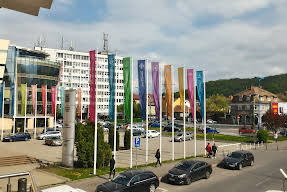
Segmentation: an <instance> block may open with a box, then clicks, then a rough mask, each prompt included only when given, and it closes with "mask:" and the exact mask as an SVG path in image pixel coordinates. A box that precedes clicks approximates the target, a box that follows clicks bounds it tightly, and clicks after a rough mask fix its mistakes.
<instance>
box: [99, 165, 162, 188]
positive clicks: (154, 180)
mask: <svg viewBox="0 0 287 192" xmlns="http://www.w3.org/2000/svg"><path fill="white" fill-rule="evenodd" d="M158 186H159V179H158V177H157V176H156V175H155V174H154V173H153V172H151V171H146V170H143V169H135V170H128V171H124V172H122V173H120V174H119V175H117V176H116V177H115V178H114V179H113V180H112V181H109V182H106V183H103V184H101V185H99V186H98V187H97V189H96V192H112V191H117V192H134V191H138V192H141V191H148V192H154V191H155V190H156V188H157V187H158Z"/></svg>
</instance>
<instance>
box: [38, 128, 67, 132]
mask: <svg viewBox="0 0 287 192" xmlns="http://www.w3.org/2000/svg"><path fill="white" fill-rule="evenodd" d="M61 130H62V129H61V128H56V130H55V128H54V127H53V128H46V133H47V132H50V131H61ZM42 133H45V129H43V131H42Z"/></svg>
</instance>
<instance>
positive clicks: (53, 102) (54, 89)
mask: <svg viewBox="0 0 287 192" xmlns="http://www.w3.org/2000/svg"><path fill="white" fill-rule="evenodd" d="M51 96H52V113H53V115H54V116H55V111H56V109H55V102H56V87H55V86H52V87H51Z"/></svg>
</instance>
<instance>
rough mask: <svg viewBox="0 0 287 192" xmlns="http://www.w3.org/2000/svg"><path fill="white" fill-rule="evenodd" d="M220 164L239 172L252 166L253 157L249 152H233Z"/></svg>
mask: <svg viewBox="0 0 287 192" xmlns="http://www.w3.org/2000/svg"><path fill="white" fill-rule="evenodd" d="M222 164H223V166H224V167H226V168H232V169H238V170H240V169H242V167H245V166H252V165H253V164H254V155H253V154H252V153H251V152H249V151H234V152H232V153H231V154H230V155H228V156H227V157H225V158H224V159H223V161H222Z"/></svg>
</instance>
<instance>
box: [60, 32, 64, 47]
mask: <svg viewBox="0 0 287 192" xmlns="http://www.w3.org/2000/svg"><path fill="white" fill-rule="evenodd" d="M60 36H61V42H60V49H61V50H63V49H64V36H63V34H60Z"/></svg>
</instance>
